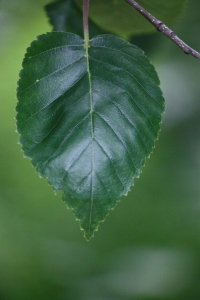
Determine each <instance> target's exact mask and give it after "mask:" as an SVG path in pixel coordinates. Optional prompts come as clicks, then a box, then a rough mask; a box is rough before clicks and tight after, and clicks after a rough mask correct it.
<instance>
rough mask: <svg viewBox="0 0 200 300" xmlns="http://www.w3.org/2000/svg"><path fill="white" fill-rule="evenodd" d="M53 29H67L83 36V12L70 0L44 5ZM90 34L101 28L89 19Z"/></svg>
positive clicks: (98, 32) (96, 32)
mask: <svg viewBox="0 0 200 300" xmlns="http://www.w3.org/2000/svg"><path fill="white" fill-rule="evenodd" d="M45 10H46V13H47V15H48V17H49V21H50V23H51V24H52V25H53V31H67V32H72V33H75V34H78V35H80V36H83V16H82V15H83V14H82V12H81V10H80V9H79V8H78V7H77V5H76V4H75V3H74V2H73V1H72V0H58V1H54V2H52V3H50V4H48V5H46V6H45ZM89 28H90V36H91V37H93V36H95V35H98V34H101V33H102V30H101V29H100V28H99V27H98V26H97V25H95V24H94V23H93V22H92V21H90V20H89Z"/></svg>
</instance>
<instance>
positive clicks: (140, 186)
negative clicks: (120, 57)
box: [0, 0, 200, 300]
mask: <svg viewBox="0 0 200 300" xmlns="http://www.w3.org/2000/svg"><path fill="white" fill-rule="evenodd" d="M48 2H49V1H45V0H37V1H36V0H34V1H33V0H16V1H13V0H5V1H4V0H3V1H1V3H0V5H1V6H0V68H1V72H0V102H1V103H0V122H1V126H0V300H18V299H20V300H36V299H37V300H40V299H41V300H44V299H48V300H51V299H56V300H64V299H70V300H73V299H76V300H132V299H134V300H135V299H138V300H154V299H155V300H159V299H160V300H163V299H175V300H176V299H181V300H186V299H187V300H188V299H192V300H193V299H200V134H199V133H200V96H199V95H200V82H199V79H200V62H199V61H197V60H196V59H194V58H193V57H190V56H186V55H184V54H183V53H182V52H181V50H179V48H178V47H176V46H175V45H174V44H172V43H171V42H170V41H169V40H168V39H167V38H165V37H164V36H162V35H160V34H159V33H156V34H153V35H150V36H143V37H135V38H133V42H135V43H136V44H137V45H139V46H140V47H141V48H143V49H144V50H145V51H146V53H147V55H148V56H149V57H150V59H151V60H152V61H153V63H154V65H155V67H156V69H157V71H158V74H159V76H160V80H161V87H162V89H163V92H164V96H165V99H166V113H165V115H164V116H163V123H162V130H161V133H160V138H159V140H158V141H157V143H156V148H155V149H154V152H153V154H152V155H151V158H150V159H148V160H147V162H146V166H145V168H143V172H142V174H141V176H140V179H139V180H138V179H136V180H135V186H134V187H132V191H131V193H130V194H129V195H128V197H124V198H123V199H122V200H121V202H120V203H119V204H118V205H117V206H116V208H115V210H114V211H111V212H110V215H109V216H108V217H107V219H106V222H104V223H102V224H100V228H99V231H98V232H97V233H96V234H95V237H94V238H92V239H91V241H90V242H86V241H85V240H84V238H83V233H82V232H81V231H80V229H79V224H78V222H77V221H75V218H74V216H73V214H72V212H71V211H70V210H67V209H66V208H65V204H64V203H63V202H62V200H61V195H60V194H59V195H57V196H55V195H54V193H53V190H52V188H51V187H49V186H48V184H47V181H46V180H45V179H40V178H39V177H38V175H37V173H36V171H35V169H34V168H33V167H32V166H31V163H30V161H29V160H28V159H24V158H23V153H22V152H21V146H20V145H18V144H17V140H18V134H17V133H16V132H15V120H14V117H15V106H16V96H15V94H16V82H17V80H18V74H19V70H20V69H21V62H22V59H23V56H24V53H25V50H26V48H27V47H28V46H29V44H30V42H31V41H32V40H34V39H35V37H36V36H37V35H39V34H41V33H45V32H46V31H50V30H51V27H50V25H49V24H48V21H47V18H46V16H45V13H44V11H43V5H44V4H47V3H48ZM173 29H174V30H175V32H176V33H178V34H179V36H180V37H182V38H183V39H184V41H185V42H186V43H188V44H189V45H191V46H192V47H194V48H195V49H196V50H199V51H200V1H199V0H190V1H189V2H188V6H187V10H186V12H185V15H184V16H183V17H182V18H181V19H180V20H179V22H178V23H177V24H176V25H175V26H173Z"/></svg>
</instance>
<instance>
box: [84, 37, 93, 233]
mask: <svg viewBox="0 0 200 300" xmlns="http://www.w3.org/2000/svg"><path fill="white" fill-rule="evenodd" d="M84 47H85V49H86V53H85V56H86V61H87V72H88V80H89V88H90V91H89V98H90V124H91V146H92V157H91V159H92V172H91V193H90V201H91V202H90V203H91V204H90V216H89V231H88V233H89V236H90V234H91V222H92V209H93V177H94V128H93V99H92V83H91V74H90V63H89V51H88V50H89V47H90V46H89V41H87V42H86V43H85V44H84Z"/></svg>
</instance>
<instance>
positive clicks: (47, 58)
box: [17, 32, 164, 239]
mask: <svg viewBox="0 0 200 300" xmlns="http://www.w3.org/2000/svg"><path fill="white" fill-rule="evenodd" d="M20 77H21V78H20V80H19V85H18V92H17V97H18V100H19V102H18V105H17V128H18V131H19V133H20V135H21V136H20V142H21V143H22V145H23V151H24V153H25V155H26V156H28V157H29V158H31V160H32V163H33V165H34V166H35V167H36V169H37V171H38V172H39V174H40V175H41V176H44V177H46V178H48V181H49V183H50V184H51V185H52V186H53V188H54V190H55V191H58V190H63V191H64V193H63V199H64V201H65V202H66V204H67V206H68V207H70V208H71V209H72V210H73V212H74V214H75V216H76V218H77V219H78V220H80V224H81V227H82V229H83V230H84V232H85V237H86V239H90V237H91V236H92V235H93V232H94V230H97V227H98V223H99V222H100V221H103V220H104V219H105V217H106V215H107V214H108V212H109V210H110V209H112V208H114V206H115V205H116V202H117V200H119V199H120V197H121V196H122V195H126V194H127V193H128V191H129V190H130V187H131V185H132V184H133V178H134V177H137V176H139V173H140V171H141V167H142V166H143V165H144V162H145V159H146V158H147V157H148V156H149V155H150V153H151V151H152V148H153V147H154V142H155V139H157V136H158V131H159V124H160V122H161V114H162V112H163V109H164V99H163V97H162V93H161V90H160V88H159V80H158V77H157V74H156V72H155V70H154V68H153V66H152V65H151V64H150V62H149V60H148V59H147V57H146V56H145V55H144V53H143V52H142V51H141V50H140V49H139V48H137V47H136V46H134V45H132V44H130V43H128V42H126V41H124V40H122V39H120V38H117V37H115V36H112V35H101V36H98V37H96V38H94V39H92V40H91V41H90V45H87V44H84V41H83V40H82V38H81V37H79V36H77V35H74V34H69V33H64V32H52V33H47V34H46V35H41V36H39V37H38V40H36V41H34V42H33V43H32V44H31V46H30V48H28V49H27V53H26V55H25V58H24V61H23V70H22V71H21V74H20Z"/></svg>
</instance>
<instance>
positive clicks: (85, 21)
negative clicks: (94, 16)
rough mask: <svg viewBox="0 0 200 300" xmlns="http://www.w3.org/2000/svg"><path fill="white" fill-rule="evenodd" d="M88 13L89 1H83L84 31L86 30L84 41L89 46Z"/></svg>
mask: <svg viewBox="0 0 200 300" xmlns="http://www.w3.org/2000/svg"><path fill="white" fill-rule="evenodd" d="M88 11H89V0H84V1H83V30H84V41H85V44H86V45H88V44H89V30H88Z"/></svg>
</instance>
